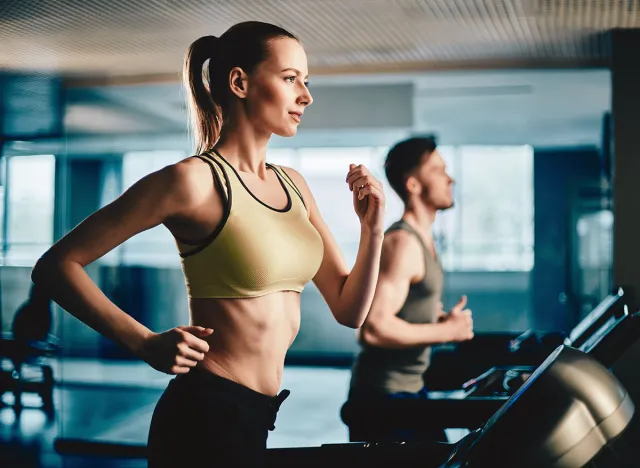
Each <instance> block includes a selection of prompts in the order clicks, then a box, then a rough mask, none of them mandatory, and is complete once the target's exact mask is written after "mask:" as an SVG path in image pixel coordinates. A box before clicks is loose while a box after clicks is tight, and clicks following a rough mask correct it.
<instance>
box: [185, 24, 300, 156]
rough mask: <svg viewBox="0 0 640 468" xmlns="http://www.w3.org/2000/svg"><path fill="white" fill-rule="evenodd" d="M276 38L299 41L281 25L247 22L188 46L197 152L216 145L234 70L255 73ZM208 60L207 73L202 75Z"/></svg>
mask: <svg viewBox="0 0 640 468" xmlns="http://www.w3.org/2000/svg"><path fill="white" fill-rule="evenodd" d="M277 38H291V39H296V40H297V38H296V37H295V36H294V35H293V34H291V33H290V32H289V31H287V30H285V29H283V28H281V27H279V26H275V25H273V24H269V23H262V22H259V21H247V22H244V23H238V24H236V25H234V26H232V27H231V28H229V29H227V31H226V32H225V33H224V34H222V35H221V36H220V37H219V38H218V37H215V36H203V37H201V38H199V39H197V40H196V41H195V42H194V43H193V44H191V46H189V49H188V50H187V55H186V59H185V63H184V73H183V78H184V85H185V88H186V89H187V101H188V106H189V113H190V121H191V130H192V132H193V136H194V140H195V145H196V151H197V153H198V154H200V153H202V152H204V151H207V150H210V149H211V148H213V146H214V145H215V144H216V142H217V141H218V138H219V137H220V132H221V131H222V125H223V122H224V118H225V116H227V115H228V112H229V110H230V107H229V106H230V104H231V103H232V93H231V92H230V90H229V85H228V79H229V73H230V72H231V69H232V68H234V67H240V68H242V70H243V71H244V72H245V73H247V74H250V73H252V72H253V71H254V70H255V68H256V67H257V66H258V65H259V64H260V63H261V62H263V61H264V60H265V59H266V58H267V56H268V53H269V49H268V46H269V41H271V40H272V39H277ZM207 60H209V65H208V67H207V70H206V71H207V72H208V73H206V74H203V67H204V63H205V62H206V61H207ZM205 81H206V82H207V86H205ZM207 88H208V89H207Z"/></svg>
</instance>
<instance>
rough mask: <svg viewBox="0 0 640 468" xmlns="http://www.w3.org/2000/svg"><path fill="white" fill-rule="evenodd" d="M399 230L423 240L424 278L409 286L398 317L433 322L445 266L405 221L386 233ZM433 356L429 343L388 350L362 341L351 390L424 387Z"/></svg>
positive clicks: (383, 391) (379, 391)
mask: <svg viewBox="0 0 640 468" xmlns="http://www.w3.org/2000/svg"><path fill="white" fill-rule="evenodd" d="M399 229H404V230H406V231H409V232H410V233H412V234H413V235H415V236H416V238H417V239H418V241H419V242H420V245H421V246H422V250H423V254H424V255H423V256H424V263H425V275H424V278H423V279H422V281H420V282H419V283H415V284H412V285H411V286H410V288H409V294H408V295H407V299H406V301H405V303H404V305H403V306H402V308H401V309H400V311H399V312H398V314H397V316H398V317H399V318H401V319H403V320H406V321H407V322H409V323H434V322H435V321H436V320H437V312H438V303H439V302H440V300H441V297H442V285H443V273H442V267H441V266H440V264H439V263H438V261H437V260H436V259H435V258H434V257H433V255H432V254H431V252H429V249H428V248H427V246H426V245H425V244H424V242H423V241H422V238H421V237H420V235H419V234H418V233H417V232H416V231H415V230H414V229H413V228H412V227H411V226H410V225H409V224H408V223H406V222H405V221H403V220H400V221H398V222H396V223H394V224H392V225H391V226H390V227H389V228H388V229H387V231H386V233H389V232H392V231H397V230H399ZM386 233H385V234H386ZM430 355H431V347H430V346H418V347H413V348H405V349H388V348H379V347H372V346H368V345H366V344H365V343H361V350H360V353H359V354H358V357H357V359H356V361H355V364H354V366H353V369H352V374H351V389H350V393H351V394H352V395H353V394H388V393H397V392H417V391H419V390H420V389H421V388H422V387H423V386H424V383H423V377H422V375H423V374H424V372H425V371H426V370H427V367H429V361H430Z"/></svg>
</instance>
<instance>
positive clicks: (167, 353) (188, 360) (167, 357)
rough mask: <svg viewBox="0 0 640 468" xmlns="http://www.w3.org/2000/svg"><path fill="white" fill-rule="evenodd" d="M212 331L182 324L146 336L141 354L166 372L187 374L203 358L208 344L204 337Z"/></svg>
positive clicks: (155, 366)
mask: <svg viewBox="0 0 640 468" xmlns="http://www.w3.org/2000/svg"><path fill="white" fill-rule="evenodd" d="M212 333H213V329H211V328H203V327H196V326H181V327H176V328H172V329H171V330H168V331H166V332H163V333H153V334H151V335H149V337H148V338H146V339H145V340H144V342H143V344H142V349H141V350H140V353H139V355H140V357H141V358H142V359H143V360H144V361H146V362H147V363H148V364H149V365H150V366H151V367H153V368H154V369H156V370H159V371H160V372H164V373H165V374H186V373H187V372H189V371H190V370H191V368H192V367H195V366H196V364H198V362H199V361H202V360H203V359H204V353H206V352H207V351H209V343H207V342H206V341H204V340H203V339H201V338H204V337H207V336H209V335H211V334H212Z"/></svg>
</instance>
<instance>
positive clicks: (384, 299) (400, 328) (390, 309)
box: [360, 231, 473, 348]
mask: <svg viewBox="0 0 640 468" xmlns="http://www.w3.org/2000/svg"><path fill="white" fill-rule="evenodd" d="M423 255H424V254H423V252H422V248H421V246H420V244H419V243H418V241H417V239H415V237H414V236H413V235H412V234H410V233H408V232H405V231H396V232H393V233H391V234H388V235H386V236H385V239H384V242H383V245H382V258H381V263H380V273H379V276H378V283H377V286H376V292H375V295H374V298H373V304H372V306H371V310H370V311H369V315H368V317H367V320H366V321H365V323H364V325H363V326H362V329H361V332H360V338H361V339H362V340H363V341H364V342H365V343H367V344H368V345H370V346H377V347H381V348H411V347H416V346H428V345H433V344H439V343H446V342H450V341H462V340H466V339H469V338H470V337H471V336H473V333H472V332H471V329H472V325H471V312H470V311H462V310H460V311H458V310H455V308H454V310H453V311H452V314H450V315H449V317H447V318H446V319H445V320H444V321H443V322H440V323H425V324H414V323H409V322H407V321H405V320H403V319H401V318H398V316H397V314H398V312H399V311H400V308H401V307H402V305H403V304H404V302H405V301H406V298H407V295H408V293H409V288H410V286H411V283H412V281H413V280H415V279H417V278H421V277H422V276H423V275H424V267H423V265H424V263H423V262H417V261H416V258H422V257H423ZM469 334H471V335H470V336H469Z"/></svg>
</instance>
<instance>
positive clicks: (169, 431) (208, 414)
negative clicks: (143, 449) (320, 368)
mask: <svg viewBox="0 0 640 468" xmlns="http://www.w3.org/2000/svg"><path fill="white" fill-rule="evenodd" d="M288 395H289V391H288V390H283V391H282V392H280V394H279V395H278V396H275V397H271V396H268V395H264V394H262V393H258V392H256V391H254V390H251V389H250V388H248V387H245V386H243V385H240V384H237V383H235V382H232V381H231V380H227V379H224V378H222V377H220V376H218V375H215V374H212V373H209V372H206V371H202V370H199V369H192V370H191V371H190V372H188V373H187V374H181V375H179V376H177V377H175V378H174V379H173V380H171V382H169V386H168V387H167V389H166V390H165V391H164V393H163V394H162V396H161V397H160V400H159V401H158V404H157V405H156V408H155V410H154V412H153V418H152V419H151V428H150V430H149V441H148V445H147V446H148V453H149V468H159V467H162V468H164V467H176V468H183V467H185V468H186V467H191V466H194V467H198V468H208V467H261V466H264V459H265V453H266V448H267V434H268V431H270V430H273V429H275V426H274V424H275V420H276V414H277V412H278V409H279V408H280V404H281V403H282V401H283V400H284V399H285V398H286V397H287V396H288Z"/></svg>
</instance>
